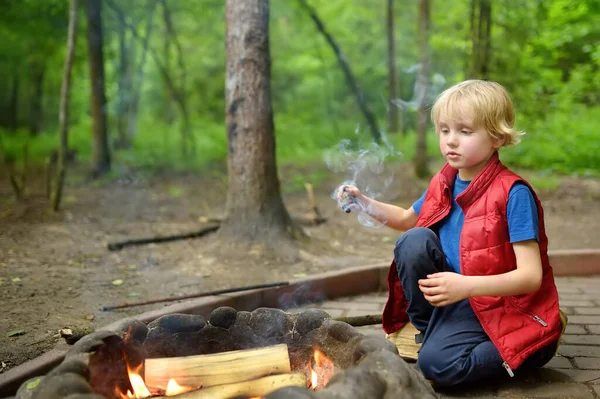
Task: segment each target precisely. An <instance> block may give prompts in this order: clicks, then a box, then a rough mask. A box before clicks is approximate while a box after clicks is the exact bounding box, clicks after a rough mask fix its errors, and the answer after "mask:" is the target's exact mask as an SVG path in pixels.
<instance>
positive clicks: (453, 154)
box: [446, 151, 460, 159]
mask: <svg viewBox="0 0 600 399" xmlns="http://www.w3.org/2000/svg"><path fill="white" fill-rule="evenodd" d="M446 156H447V157H448V158H450V159H457V158H458V157H460V154H459V153H457V152H454V151H448V152H447V153H446Z"/></svg>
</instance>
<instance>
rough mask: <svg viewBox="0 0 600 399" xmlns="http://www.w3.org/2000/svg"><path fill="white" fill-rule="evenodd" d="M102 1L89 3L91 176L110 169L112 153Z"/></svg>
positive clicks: (89, 1) (88, 0)
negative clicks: (107, 119)
mask: <svg viewBox="0 0 600 399" xmlns="http://www.w3.org/2000/svg"><path fill="white" fill-rule="evenodd" d="M101 11H102V0H87V19H88V35H87V37H88V46H89V57H90V82H91V86H92V87H91V89H92V90H91V113H92V129H93V131H92V134H93V140H92V176H94V177H98V176H100V175H102V174H104V173H106V172H108V171H109V170H110V150H109V147H108V132H107V125H106V106H107V104H106V94H105V91H104V53H103V50H102V42H103V36H102V14H101Z"/></svg>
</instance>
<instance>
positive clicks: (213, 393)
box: [173, 373, 306, 399]
mask: <svg viewBox="0 0 600 399" xmlns="http://www.w3.org/2000/svg"><path fill="white" fill-rule="evenodd" d="M290 386H296V387H306V375H304V374H303V373H294V374H279V375H271V376H268V377H263V378H258V379H255V380H250V381H242V382H237V383H233V384H226V385H215V386H212V387H209V388H202V389H198V390H196V391H192V392H187V393H184V394H181V395H176V396H173V398H174V399H227V398H235V397H237V396H258V397H264V396H266V395H268V394H269V393H271V392H273V391H275V390H277V389H279V388H284V387H290Z"/></svg>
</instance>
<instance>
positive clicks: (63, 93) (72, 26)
mask: <svg viewBox="0 0 600 399" xmlns="http://www.w3.org/2000/svg"><path fill="white" fill-rule="evenodd" d="M76 31H77V0H71V7H70V11H69V30H68V34H67V55H66V57H65V66H64V70H63V81H62V87H61V90H60V107H59V108H60V109H59V131H60V146H59V147H58V161H57V166H56V168H57V169H56V184H55V186H54V190H53V192H52V196H51V201H50V203H51V206H52V209H53V210H54V211H58V208H59V207H60V200H61V198H62V191H63V186H64V182H65V174H66V167H65V164H66V158H67V150H68V143H69V103H70V99H71V70H72V68H73V59H74V58H75V38H76V37H77V35H76Z"/></svg>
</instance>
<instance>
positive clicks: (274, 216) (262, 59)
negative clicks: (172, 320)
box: [219, 0, 300, 249]
mask: <svg viewBox="0 0 600 399" xmlns="http://www.w3.org/2000/svg"><path fill="white" fill-rule="evenodd" d="M225 17H226V47H227V66H226V73H225V76H226V77H225V79H226V83H225V104H226V106H225V112H226V125H227V140H228V161H227V165H228V175H229V188H228V192H227V203H226V215H225V220H224V221H223V223H222V225H221V228H220V230H219V235H220V237H222V238H223V237H224V238H226V239H232V238H233V239H234V240H236V241H258V242H263V243H268V244H269V245H270V246H271V247H272V248H274V249H280V248H279V246H280V244H281V243H282V241H285V240H286V239H287V240H288V241H289V239H291V238H293V237H295V236H297V234H299V233H300V230H299V229H296V227H294V225H293V224H292V221H291V218H290V216H289V214H288V212H287V210H286V208H285V206H284V204H283V200H282V198H281V194H280V187H279V178H278V176H277V164H276V159H275V127H274V122H273V109H272V105H271V59H270V54H269V1H268V0H245V1H239V0H227V2H226V12H225Z"/></svg>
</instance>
